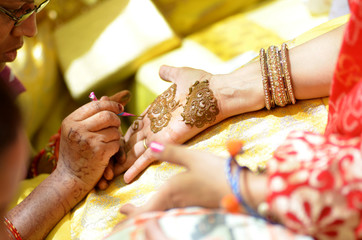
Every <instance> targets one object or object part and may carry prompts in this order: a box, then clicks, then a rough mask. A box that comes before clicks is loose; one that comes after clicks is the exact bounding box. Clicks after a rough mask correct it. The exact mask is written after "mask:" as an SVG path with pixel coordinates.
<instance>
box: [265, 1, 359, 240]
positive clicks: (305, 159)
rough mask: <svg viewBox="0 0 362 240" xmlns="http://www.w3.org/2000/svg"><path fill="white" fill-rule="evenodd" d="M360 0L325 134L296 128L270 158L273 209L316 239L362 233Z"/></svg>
mask: <svg viewBox="0 0 362 240" xmlns="http://www.w3.org/2000/svg"><path fill="white" fill-rule="evenodd" d="M360 2H361V1H350V6H351V11H352V13H351V17H350V21H349V23H348V25H347V28H346V32H345V35H344V40H343V45H342V48H341V52H340V55H339V59H338V62H337V67H336V71H335V74H334V80H333V84H332V92H331V96H330V103H329V106H330V109H329V118H328V125H327V128H326V132H325V135H317V134H312V133H308V132H293V133H291V134H290V135H289V137H288V139H287V141H286V142H285V143H284V144H283V145H282V146H280V147H279V148H278V149H277V150H276V152H275V154H274V157H273V159H272V160H271V161H270V162H269V163H268V172H269V174H270V178H269V189H270V192H269V197H268V202H269V206H270V209H271V211H272V212H273V213H274V214H276V215H277V216H278V218H279V219H280V220H281V221H282V222H283V223H284V225H286V226H287V227H288V228H289V229H291V230H294V231H295V232H298V233H303V234H308V235H311V236H314V237H315V238H316V239H341V240H342V239H360V238H361V237H362V221H361V216H362V215H361V214H362V204H361V203H362V172H361V170H362V154H361V147H362V146H361V133H362V122H361V119H362V118H361V115H362V105H361V103H362V81H361V79H362V78H361V77H362V72H361V67H362V56H361V54H362V36H361V25H360V24H361V21H362V15H361V12H362V3H360Z"/></svg>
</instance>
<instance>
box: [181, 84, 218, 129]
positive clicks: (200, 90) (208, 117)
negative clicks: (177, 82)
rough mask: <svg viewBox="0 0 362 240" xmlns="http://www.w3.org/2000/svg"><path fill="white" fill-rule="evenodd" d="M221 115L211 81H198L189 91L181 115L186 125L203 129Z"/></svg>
mask: <svg viewBox="0 0 362 240" xmlns="http://www.w3.org/2000/svg"><path fill="white" fill-rule="evenodd" d="M217 114H219V108H218V106H217V100H216V98H215V96H214V94H213V92H212V91H211V89H210V88H209V81H208V80H205V81H202V82H199V81H196V82H195V83H194V85H192V87H191V88H190V89H189V96H187V98H186V104H185V106H184V111H183V113H181V116H182V118H183V121H185V123H186V124H190V125H191V127H193V126H194V125H195V126H196V127H198V128H202V127H203V126H204V125H205V124H207V123H212V122H214V121H215V120H216V115H217Z"/></svg>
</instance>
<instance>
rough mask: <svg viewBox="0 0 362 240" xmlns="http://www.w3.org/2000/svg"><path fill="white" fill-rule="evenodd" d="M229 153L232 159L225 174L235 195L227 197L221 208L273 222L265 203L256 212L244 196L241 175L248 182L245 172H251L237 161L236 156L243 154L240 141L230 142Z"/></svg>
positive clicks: (223, 200) (227, 164)
mask: <svg viewBox="0 0 362 240" xmlns="http://www.w3.org/2000/svg"><path fill="white" fill-rule="evenodd" d="M228 151H229V153H230V157H229V158H228V159H227V161H226V164H225V173H226V176H227V180H228V182H229V184H230V187H231V190H232V193H233V194H232V195H227V196H225V197H224V198H223V199H222V202H221V206H222V207H223V208H224V209H225V210H226V211H227V212H229V213H240V212H244V213H247V214H248V215H251V216H253V217H255V218H258V219H263V220H265V221H269V222H271V221H270V219H269V218H268V217H267V215H268V214H267V213H268V211H267V210H268V208H267V204H266V203H265V202H262V203H260V204H259V205H258V207H257V210H255V209H253V208H252V207H251V206H250V205H249V204H248V203H247V202H246V200H245V197H244V196H243V194H242V192H243V191H242V190H243V189H242V187H241V185H240V175H241V174H244V177H245V180H246V174H247V172H245V171H249V169H248V168H247V167H244V166H240V165H239V164H238V163H237V161H236V159H235V157H236V155H238V154H240V153H242V143H241V142H240V141H229V142H228ZM244 182H245V181H244ZM242 185H244V184H242ZM244 192H246V188H245V189H244ZM249 197H251V196H249ZM241 210H242V211H241Z"/></svg>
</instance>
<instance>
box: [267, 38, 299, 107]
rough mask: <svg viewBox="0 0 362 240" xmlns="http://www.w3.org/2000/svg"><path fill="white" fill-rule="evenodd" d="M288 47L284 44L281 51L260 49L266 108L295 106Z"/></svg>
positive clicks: (274, 48) (274, 47) (273, 48)
mask: <svg viewBox="0 0 362 240" xmlns="http://www.w3.org/2000/svg"><path fill="white" fill-rule="evenodd" d="M288 56H289V55H288V46H287V44H285V43H283V44H282V46H281V50H279V49H278V47H276V46H270V47H269V48H268V50H267V51H265V49H264V48H262V49H260V67H261V74H262V81H263V87H264V95H265V107H266V108H267V109H268V110H270V109H271V108H273V107H275V105H277V106H280V107H284V106H286V105H288V104H291V103H292V104H295V97H294V93H293V88H292V78H291V75H290V71H289V58H288Z"/></svg>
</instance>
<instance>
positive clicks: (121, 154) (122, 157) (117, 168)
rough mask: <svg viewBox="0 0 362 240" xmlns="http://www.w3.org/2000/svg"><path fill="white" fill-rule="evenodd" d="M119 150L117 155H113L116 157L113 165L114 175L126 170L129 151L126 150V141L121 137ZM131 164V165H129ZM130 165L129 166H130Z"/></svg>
mask: <svg viewBox="0 0 362 240" xmlns="http://www.w3.org/2000/svg"><path fill="white" fill-rule="evenodd" d="M119 146H120V147H119V151H118V152H117V154H115V156H113V159H114V166H113V172H114V176H118V175H120V174H121V173H123V172H124V171H125V170H126V168H125V167H126V163H127V153H126V150H125V142H124V138H123V137H121V139H120V140H119ZM129 166H130V165H129ZM129 166H128V167H129Z"/></svg>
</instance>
